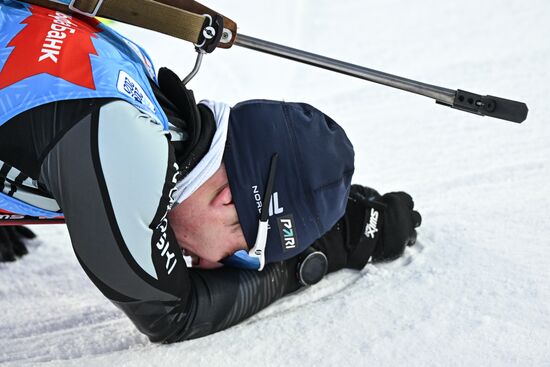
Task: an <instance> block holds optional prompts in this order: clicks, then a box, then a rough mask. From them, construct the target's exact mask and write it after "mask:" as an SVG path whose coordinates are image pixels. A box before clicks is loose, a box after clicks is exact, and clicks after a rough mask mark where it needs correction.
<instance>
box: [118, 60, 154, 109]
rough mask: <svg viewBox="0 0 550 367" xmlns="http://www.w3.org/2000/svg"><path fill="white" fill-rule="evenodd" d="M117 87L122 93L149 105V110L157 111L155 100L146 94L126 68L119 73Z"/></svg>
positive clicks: (146, 105) (144, 104)
mask: <svg viewBox="0 0 550 367" xmlns="http://www.w3.org/2000/svg"><path fill="white" fill-rule="evenodd" d="M117 88H118V91H119V92H120V93H122V94H124V95H126V96H128V97H130V98H131V99H132V100H134V101H136V102H137V103H139V104H142V105H143V106H145V107H147V109H148V110H150V111H152V112H156V111H157V109H156V107H155V105H154V104H153V102H151V100H150V99H149V97H147V94H145V91H144V89H143V88H142V87H141V86H140V85H139V83H138V82H136V81H135V80H134V79H133V78H132V77H131V76H130V75H128V73H127V72H125V71H124V70H121V71H120V73H119V74H118V82H117Z"/></svg>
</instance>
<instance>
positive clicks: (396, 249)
mask: <svg viewBox="0 0 550 367" xmlns="http://www.w3.org/2000/svg"><path fill="white" fill-rule="evenodd" d="M348 207H350V208H349V211H350V214H352V213H353V214H354V215H350V216H349V217H348V215H347V214H348V210H346V219H347V221H348V222H349V224H348V227H349V230H350V232H349V233H350V245H351V246H353V243H357V245H356V248H355V250H353V251H352V253H351V254H350V258H349V262H350V264H351V265H360V264H361V263H363V262H364V260H365V257H366V256H368V255H369V253H370V256H372V261H373V262H380V261H391V260H394V259H397V258H398V257H400V256H401V255H402V254H403V252H404V251H405V247H406V246H413V245H414V244H415V243H416V230H415V228H418V227H419V226H420V225H421V224H422V217H421V216H420V213H418V212H417V211H416V210H414V202H413V199H412V197H411V196H410V195H409V194H407V193H406V192H402V191H400V192H390V193H388V194H385V195H383V196H380V194H379V193H378V192H376V190H373V189H371V188H368V187H364V186H360V185H353V186H352V188H351V192H350V196H349V200H348ZM361 210H362V211H363V214H362V215H361V214H360V213H361ZM359 228H361V230H359ZM358 235H359V238H357V236H358ZM356 240H357V242H355V241H356ZM353 255H356V256H358V257H359V262H358V261H357V260H355V259H353ZM367 261H368V260H367Z"/></svg>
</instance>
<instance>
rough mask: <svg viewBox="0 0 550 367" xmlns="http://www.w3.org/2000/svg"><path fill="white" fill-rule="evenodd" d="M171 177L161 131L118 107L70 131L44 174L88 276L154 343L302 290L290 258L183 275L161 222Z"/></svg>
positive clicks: (198, 332) (218, 325)
mask: <svg viewBox="0 0 550 367" xmlns="http://www.w3.org/2000/svg"><path fill="white" fill-rule="evenodd" d="M177 175H178V172H177V166H176V165H175V164H174V155H173V153H172V151H171V147H170V144H169V143H168V139H167V137H166V136H165V134H164V132H163V131H162V126H160V125H157V124H156V123H155V122H154V121H153V120H151V118H150V117H148V116H147V115H144V114H142V113H140V112H139V111H138V110H137V109H136V108H135V107H133V106H132V105H130V104H128V103H127V102H124V101H114V102H111V103H108V104H106V105H104V106H103V107H101V108H100V109H99V110H95V111H93V112H92V113H91V114H90V115H88V116H86V117H84V119H82V121H80V122H79V123H77V124H76V125H75V126H74V127H72V128H71V129H70V130H69V131H68V132H67V133H65V134H64V135H63V137H62V138H61V139H60V140H59V141H58V142H57V143H56V144H55V146H54V147H53V148H52V149H51V150H50V151H49V153H48V154H47V156H46V158H45V159H44V161H43V164H42V167H41V172H40V181H41V182H43V183H44V184H45V186H46V188H47V189H48V190H49V191H50V192H51V193H52V195H53V196H54V197H55V199H56V200H57V202H58V203H59V205H60V207H61V208H62V209H63V212H64V214H65V218H66V221H67V226H68V229H69V233H70V236H71V241H72V244H73V248H74V251H75V254H76V256H77V258H78V260H79V262H80V263H81V265H82V267H83V268H84V270H85V271H86V273H87V274H88V276H89V277H90V279H91V280H92V281H93V282H94V284H95V285H96V286H97V287H98V288H99V289H100V290H101V292H102V293H103V294H104V295H105V296H106V297H107V298H109V299H110V300H111V301H112V302H113V303H114V304H115V305H116V306H117V307H118V308H120V309H121V310H122V311H124V312H125V313H126V315H128V317H129V318H130V319H131V320H132V321H133V322H134V324H135V325H136V326H137V328H138V329H139V330H140V331H142V332H143V333H145V334H146V335H147V336H148V337H149V338H150V339H151V340H152V341H155V342H175V341H179V340H184V339H189V338H194V337H199V336H204V335H208V334H210V333H213V332H216V331H219V330H222V329H224V328H227V327H229V326H231V325H234V324H236V323H238V322H240V321H241V320H243V319H245V318H247V317H249V316H250V315H252V314H254V313H256V312H258V311H259V310H261V309H262V308H264V307H265V306H267V305H268V304H270V303H272V302H273V301H275V300H277V299H278V298H280V297H281V296H283V295H284V294H286V293H288V292H291V291H293V290H295V289H297V288H298V284H297V282H296V280H295V278H294V274H293V265H292V264H291V261H290V262H287V263H279V264H275V265H271V266H269V267H268V268H267V269H266V270H264V271H263V272H252V271H239V270H235V269H229V268H223V269H219V270H215V271H201V270H189V269H187V267H186V265H185V262H184V260H183V258H182V255H181V251H180V249H179V247H178V245H177V243H176V240H175V238H174V235H173V232H172V229H171V227H170V223H169V222H168V220H167V218H166V212H167V210H168V208H169V206H170V201H171V198H170V197H171V195H172V190H173V188H174V185H175V182H176V179H177Z"/></svg>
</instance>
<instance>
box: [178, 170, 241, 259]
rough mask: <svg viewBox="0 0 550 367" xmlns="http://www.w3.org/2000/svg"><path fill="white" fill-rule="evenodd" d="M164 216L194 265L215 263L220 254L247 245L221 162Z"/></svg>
mask: <svg viewBox="0 0 550 367" xmlns="http://www.w3.org/2000/svg"><path fill="white" fill-rule="evenodd" d="M168 220H169V221H170V224H171V225H172V229H173V230H174V233H175V235H176V239H177V240H178V243H179V245H180V247H182V248H183V249H184V250H185V252H186V253H187V254H188V255H191V257H193V263H194V266H196V267H201V268H215V267H219V266H221V264H220V263H219V261H220V260H221V259H223V258H224V257H227V256H229V255H232V254H233V253H235V251H237V250H246V249H247V246H246V241H245V239H244V235H243V232H242V229H241V225H240V224H239V218H238V217H237V210H236V209H235V204H233V197H232V195H231V190H229V182H228V180H227V173H226V171H225V166H224V165H223V164H222V166H221V167H220V168H219V169H218V171H216V173H215V174H214V175H213V176H212V177H211V178H210V179H208V180H207V181H206V182H205V183H204V184H203V185H202V186H201V187H199V189H198V190H197V191H195V192H194V193H193V194H192V195H191V196H190V197H189V198H187V199H186V200H184V201H183V202H182V203H181V204H179V205H177V206H175V207H174V208H173V209H172V210H171V211H170V212H169V213H168Z"/></svg>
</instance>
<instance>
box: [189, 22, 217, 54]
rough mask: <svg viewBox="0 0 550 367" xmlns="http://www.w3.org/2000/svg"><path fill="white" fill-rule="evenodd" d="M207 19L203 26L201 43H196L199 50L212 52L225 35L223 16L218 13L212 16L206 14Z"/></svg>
mask: <svg viewBox="0 0 550 367" xmlns="http://www.w3.org/2000/svg"><path fill="white" fill-rule="evenodd" d="M204 16H205V17H206V19H205V20H204V25H203V27H202V32H201V36H200V38H199V43H197V44H195V48H196V49H197V52H205V53H211V52H212V51H214V50H215V49H216V47H218V44H219V43H220V40H221V38H222V35H223V17H222V16H221V15H219V14H216V15H215V16H214V18H212V16H211V15H209V14H204Z"/></svg>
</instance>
